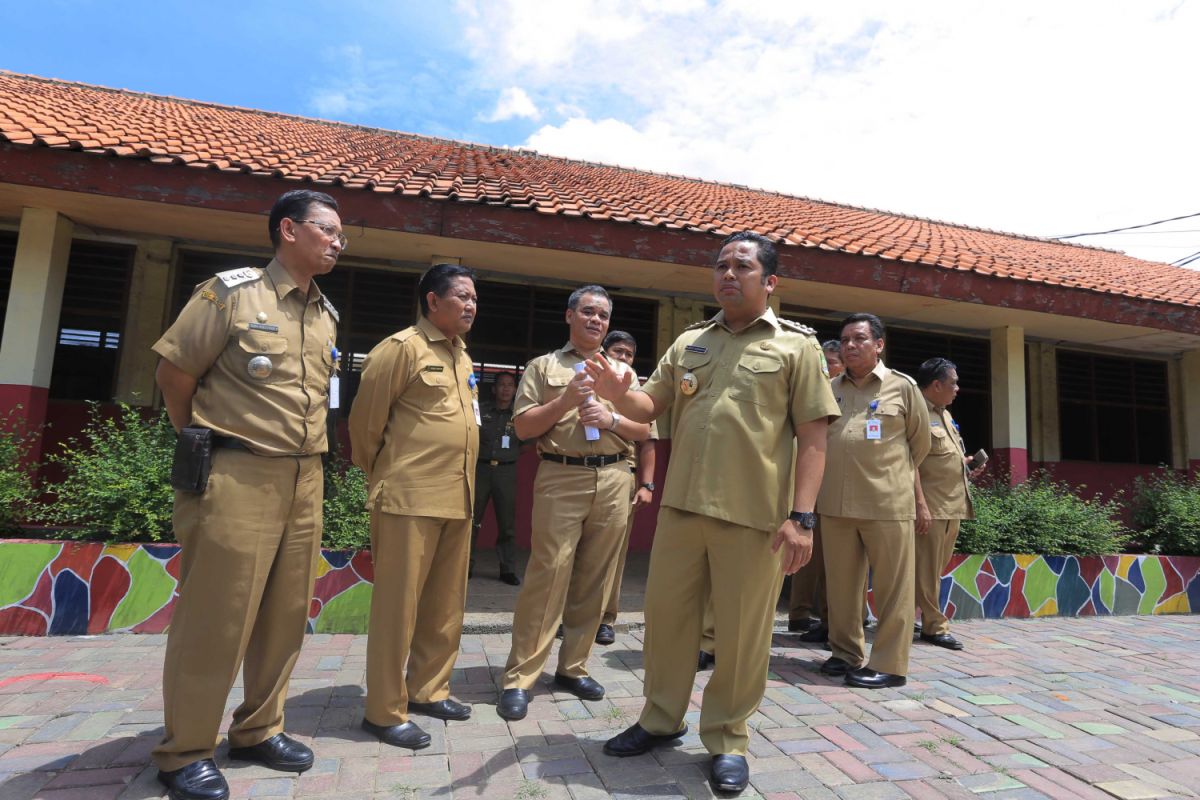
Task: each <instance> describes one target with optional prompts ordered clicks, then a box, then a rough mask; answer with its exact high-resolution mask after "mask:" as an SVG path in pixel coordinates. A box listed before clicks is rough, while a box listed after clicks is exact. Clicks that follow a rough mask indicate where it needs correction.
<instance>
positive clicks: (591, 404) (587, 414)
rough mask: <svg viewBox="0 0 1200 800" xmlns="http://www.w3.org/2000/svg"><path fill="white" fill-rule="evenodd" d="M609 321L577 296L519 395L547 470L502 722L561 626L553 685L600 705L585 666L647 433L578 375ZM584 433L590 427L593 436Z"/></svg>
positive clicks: (514, 716) (520, 431)
mask: <svg viewBox="0 0 1200 800" xmlns="http://www.w3.org/2000/svg"><path fill="white" fill-rule="evenodd" d="M611 314H612V301H611V300H610V299H609V297H608V292H606V291H605V290H604V289H603V288H602V287H600V286H583V287H581V288H579V289H576V290H575V291H574V292H572V293H571V296H570V298H569V299H568V300H567V313H566V320H567V325H568V326H570V332H571V333H570V341H568V342H567V344H566V345H564V346H563V347H561V348H559V349H558V350H555V351H553V352H551V353H547V354H545V355H543V356H538V357H537V358H535V359H533V360H532V361H530V362H529V364H528V365H526V367H525V374H524V375H522V376H521V385H520V387H519V388H518V389H517V400H516V403H515V404H514V406H513V414H514V417H513V420H514V425H515V426H516V429H517V436H519V437H521V438H522V439H537V440H538V443H537V448H538V453H539V455H540V456H541V458H542V463H541V464H540V465H539V466H538V473H537V478H536V479H535V480H534V484H533V524H532V527H533V538H532V542H531V545H532V552H531V553H530V554H529V564H528V565H527V566H526V567H525V585H524V586H523V587H521V592H520V594H519V595H517V606H516V609H515V611H514V612H513V634H512V650H511V651H510V652H509V654H508V663H507V665H506V666H505V670H504V677H503V682H502V688H501V692H500V700H499V703H498V707H497V712H498V713H499V714H500V716H501V717H503V718H504V719H508V720H519V719H523V718H524V717H525V714H526V713H527V712H528V709H529V690H530V689H532V688H533V685H534V684H535V683H536V682H537V679H538V676H539V675H541V673H542V667H543V666H545V664H546V659H547V658H548V657H549V655H550V647H551V645H552V644H553V643H554V631H555V628H556V627H557V624H558V621H559V619H560V618H561V619H562V624H563V643H562V647H561V648H560V649H559V652H558V667H557V668H556V669H555V671H554V684H555V686H557V687H559V688H562V689H565V690H566V691H568V692H571V693H572V694H574V695H575V696H577V697H580V698H582V699H584V700H599V699H600V698H602V697H604V687H603V686H601V685H600V684H599V683H598V682H596V681H595V680H594V679H592V678H591V677H589V676H588V673H587V669H586V668H585V666H584V664H585V662H586V661H587V657H588V655H589V654H590V653H591V650H592V644H593V643H594V642H595V639H596V631H597V629H598V628H599V626H600V618H601V616H602V615H603V613H604V602H605V600H606V599H607V597H608V588H609V583H610V580H611V577H612V565H613V562H614V561H616V558H617V548H618V547H620V545H621V535H622V534H623V533H624V531H625V522H626V520H627V518H628V516H629V496H630V494H631V493H632V491H633V475H632V474H630V472H629V462H628V461H626V460H625V457H626V455H627V453H628V451H629V443H630V442H634V441H641V440H642V439H645V438H646V436H647V435H648V434H649V431H650V428H649V426H648V425H645V424H642V423H636V422H632V421H630V420H628V419H625V418H623V417H622V416H621V415H620V414H617V413H614V411H613V408H612V406H611V404H609V403H607V402H601V401H598V400H596V399H595V398H594V397H593V396H592V394H591V391H590V389H589V383H590V382H589V380H588V377H587V375H586V374H585V373H583V372H582V371H579V370H578V369H577V367H576V365H577V364H580V363H582V362H583V361H585V360H586V359H588V358H591V357H592V356H594V355H597V354H598V353H600V347H601V345H602V343H603V342H604V335H605V334H606V333H607V332H608V321H609V318H610V317H611ZM600 357H601V358H605V357H604V356H603V355H601V356H600ZM605 363H610V362H608V360H607V359H605ZM611 363H613V364H615V363H616V362H611ZM621 366H622V367H623V366H624V365H621ZM585 428H591V429H592V431H593V436H592V437H591V438H589V437H588V435H587V432H586V430H585Z"/></svg>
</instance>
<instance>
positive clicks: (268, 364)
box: [237, 331, 296, 384]
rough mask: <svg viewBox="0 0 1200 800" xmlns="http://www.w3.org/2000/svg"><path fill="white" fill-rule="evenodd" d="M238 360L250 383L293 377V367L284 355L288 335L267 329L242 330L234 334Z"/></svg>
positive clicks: (283, 379)
mask: <svg viewBox="0 0 1200 800" xmlns="http://www.w3.org/2000/svg"><path fill="white" fill-rule="evenodd" d="M237 344H238V347H237V360H238V361H239V362H241V366H242V376H243V377H245V379H246V380H248V381H250V382H252V383H270V384H274V383H282V382H284V381H289V380H293V379H294V378H295V377H296V375H295V370H294V369H293V368H292V365H291V362H290V361H289V360H288V355H287V349H288V347H287V345H288V341H287V337H286V336H280V335H279V334H277V333H267V332H266V331H241V332H240V333H238V337H237Z"/></svg>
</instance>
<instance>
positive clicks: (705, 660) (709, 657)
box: [696, 650, 717, 672]
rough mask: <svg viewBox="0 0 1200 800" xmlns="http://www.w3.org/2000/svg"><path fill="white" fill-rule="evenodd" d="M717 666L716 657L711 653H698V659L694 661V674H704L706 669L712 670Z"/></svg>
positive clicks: (702, 651)
mask: <svg viewBox="0 0 1200 800" xmlns="http://www.w3.org/2000/svg"><path fill="white" fill-rule="evenodd" d="M716 664H717V657H716V656H715V655H713V654H712V653H708V652H705V651H704V650H701V651H700V655H699V657H697V659H696V672H704V670H706V669H712V668H713V667H715V666H716Z"/></svg>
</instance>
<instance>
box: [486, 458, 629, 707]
mask: <svg viewBox="0 0 1200 800" xmlns="http://www.w3.org/2000/svg"><path fill="white" fill-rule="evenodd" d="M632 483H633V475H631V474H630V472H629V464H628V463H627V462H625V461H618V462H617V463H615V464H611V465H609V466H607V467H601V468H599V469H592V468H590V467H572V466H568V465H566V464H556V463H554V462H553V461H543V462H541V464H539V465H538V473H537V478H536V479H535V480H534V483H533V524H532V528H533V538H532V542H531V545H532V551H531V552H530V554H529V564H528V565H526V567H525V583H524V584H523V585H522V586H521V591H520V593H519V594H518V595H517V606H516V609H515V610H514V612H513V635H512V650H511V651H510V652H509V654H508V664H507V665H506V666H505V670H504V679H503V687H504V688H505V689H529V688H531V687H532V686H533V685H534V684H535V683H536V682H537V679H538V676H539V675H541V674H542V668H543V667H545V665H546V659H547V658H548V657H549V656H550V647H551V645H553V644H554V633H555V629H556V628H557V626H558V621H559V619H562V625H563V642H562V647H561V648H559V651H558V667H557V669H556V670H555V671H556V672H557V673H558V674H560V675H564V676H566V677H568V678H582V677H584V676H586V675H587V669H586V668H585V666H584V665H585V662H586V661H587V658H588V655H589V654H590V653H591V652H592V645H593V644H594V643H595V641H596V629H597V628H598V627H599V626H600V619H601V617H602V616H603V614H604V604H605V602H606V601H607V599H608V589H609V584H610V582H611V579H612V571H613V563H614V562H615V561H616V558H617V550H618V549H619V548H620V546H621V541H622V537H623V536H624V532H625V524H626V522H627V520H628V517H629V496H630V492H631V485H632Z"/></svg>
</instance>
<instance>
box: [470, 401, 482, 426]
mask: <svg viewBox="0 0 1200 800" xmlns="http://www.w3.org/2000/svg"><path fill="white" fill-rule="evenodd" d="M471 408H472V410H474V411H475V424H476V425H482V424H483V417H482V416H480V414H479V398H478V397H472V398H471Z"/></svg>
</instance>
